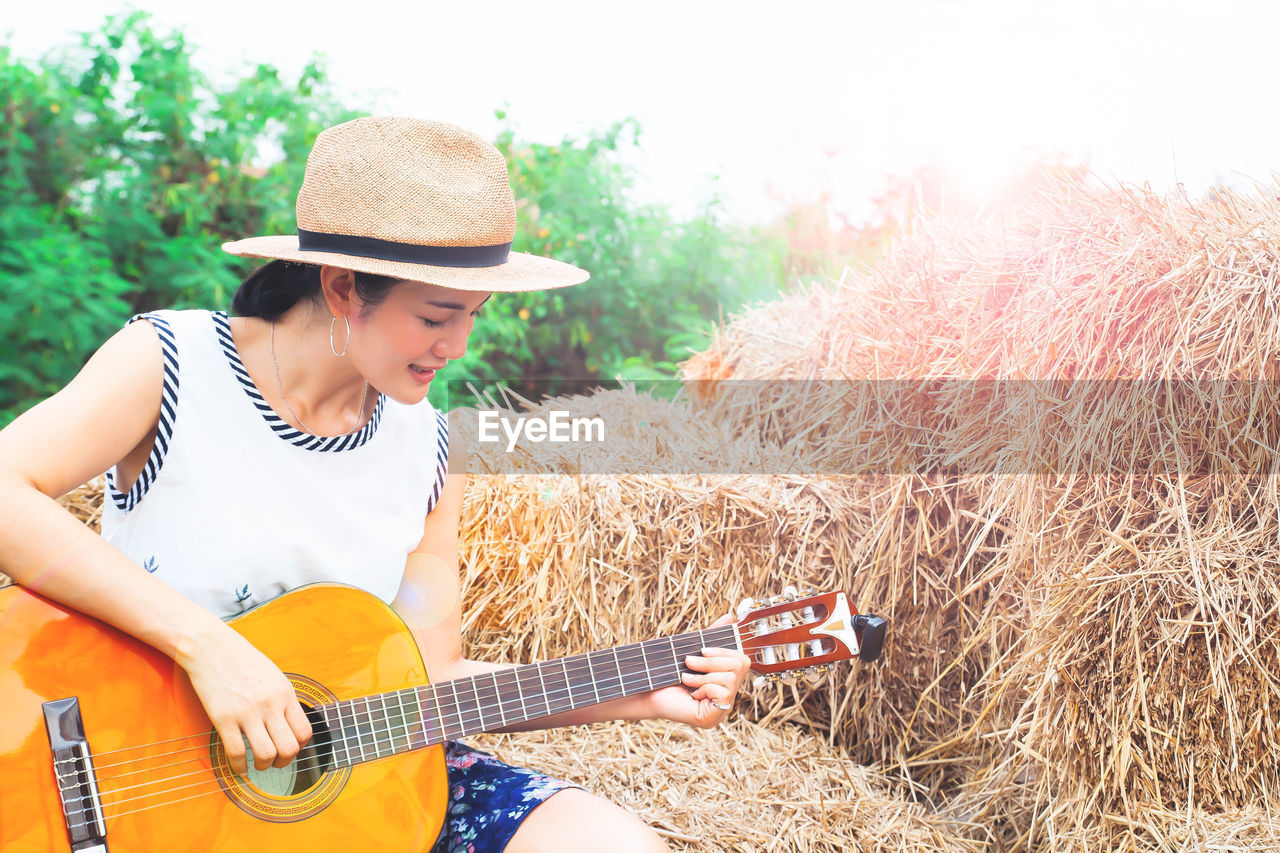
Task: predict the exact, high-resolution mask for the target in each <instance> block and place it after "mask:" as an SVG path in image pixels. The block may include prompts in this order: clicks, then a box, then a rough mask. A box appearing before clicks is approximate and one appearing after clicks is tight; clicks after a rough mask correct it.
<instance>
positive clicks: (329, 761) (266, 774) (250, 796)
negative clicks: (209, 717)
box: [210, 674, 351, 823]
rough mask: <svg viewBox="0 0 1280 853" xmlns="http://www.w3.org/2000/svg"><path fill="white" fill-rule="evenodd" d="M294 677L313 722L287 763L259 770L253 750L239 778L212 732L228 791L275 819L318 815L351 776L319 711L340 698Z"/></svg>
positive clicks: (284, 820)
mask: <svg viewBox="0 0 1280 853" xmlns="http://www.w3.org/2000/svg"><path fill="white" fill-rule="evenodd" d="M289 678H290V680H291V681H292V682H293V685H294V687H295V688H296V689H297V691H298V699H299V701H300V702H301V703H302V708H303V710H304V711H306V714H307V719H308V720H309V721H310V722H311V740H310V741H308V742H307V745H306V746H304V747H303V748H302V750H301V751H300V752H299V753H298V754H297V755H296V756H294V759H293V761H291V762H289V764H288V765H286V766H284V767H268V768H267V769H266V770H256V769H254V766H253V757H252V753H250V756H249V770H248V772H247V773H246V774H245V775H244V776H240V775H238V774H236V773H235V772H234V771H232V769H231V765H230V764H229V763H228V762H227V758H226V752H225V751H224V750H223V749H222V744H221V742H220V741H219V740H218V739H217V736H216V735H212V734H211V740H210V754H211V757H212V759H213V765H214V775H215V776H216V777H217V779H218V784H219V785H221V786H222V791H223V793H225V794H226V795H227V797H228V798H229V799H230V800H231V801H232V802H234V803H235V804H236V805H237V806H239V807H240V808H241V809H243V810H244V811H246V812H248V813H249V814H251V815H253V816H254V817H256V818H259V819H260V820H265V821H270V822H273V823H288V822H293V821H298V820H304V819H305V818H308V817H311V816H312V815H315V814H318V813H319V812H321V811H322V810H324V808H325V807H326V806H328V805H329V804H330V803H332V802H333V801H334V799H335V798H336V797H337V796H338V793H339V792H340V791H341V790H342V787H343V786H344V785H345V784H346V781H347V778H348V777H349V776H350V775H351V768H350V767H347V766H341V767H339V766H335V765H334V761H333V738H334V735H333V733H332V732H330V731H329V727H328V725H327V724H326V723H325V720H324V716H323V714H321V713H320V712H319V711H317V710H316V707H317V706H323V705H325V704H327V703H332V702H334V701H336V700H335V699H334V697H333V695H332V694H330V693H329V692H328V691H327V690H325V689H324V688H323V687H322V686H321V685H320V684H318V683H316V682H315V681H312V680H311V679H309V678H306V677H305V676H301V675H294V674H290V676H289Z"/></svg>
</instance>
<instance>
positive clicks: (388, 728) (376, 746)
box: [95, 632, 718, 805]
mask: <svg viewBox="0 0 1280 853" xmlns="http://www.w3.org/2000/svg"><path fill="white" fill-rule="evenodd" d="M695 635H696V637H697V639H698V641H699V644H702V645H705V644H706V637H705V632H690V633H688V634H686V635H681V636H680V637H679V638H674V637H673V638H669V639H670V640H671V642H670V643H669V644H668V645H670V646H671V649H668V650H666V651H665V652H664V653H666V654H669V653H671V652H672V651H673V650H674V649H675V648H676V642H675V640H676V639H684V640H685V641H686V642H685V643H684V644H682V645H681V649H685V648H687V649H689V650H692V649H693V648H694V646H695V645H696V644H690V643H688V641H689V640H692V639H694V638H695ZM717 639H718V637H717ZM648 642H651V643H653V642H657V643H658V644H659V645H661V644H663V643H665V642H666V641H665V640H658V641H648ZM637 650H638V651H640V652H641V655H640V660H641V661H643V660H644V659H645V658H646V657H648V654H647V652H648V651H651V650H652V649H649V650H646V649H644V648H642V647H639V648H633V649H632V651H633V652H634V651H637ZM592 654H597V653H592ZM573 657H574V658H578V659H576V660H573V663H574V667H573V668H574V673H573V674H574V675H582V674H584V673H590V674H591V677H589V678H588V681H590V682H593V683H595V682H598V681H599V680H600V679H595V678H594V669H595V667H594V666H593V665H592V661H591V660H589V659H588V656H585V655H584V656H573ZM564 660H569V659H564ZM628 662H629V663H635V662H636V657H635V655H631V656H630V657H629V660H628ZM545 663H548V662H542V664H545ZM542 664H535V666H539V665H542ZM564 668H565V670H566V672H568V667H567V666H564ZM645 669H646V671H645V673H643V675H644V676H645V684H644V685H643V686H641V685H640V684H636V685H635V687H636V690H635V692H637V693H638V692H643V691H645V690H648V689H650V685H652V684H653V678H652V674H653V670H651V669H650V668H648V667H647V666H646V668H645ZM675 672H678V669H677V670H675ZM675 672H673V673H671V674H666V673H664V672H662V671H661V670H659V671H658V675H659V677H660V678H663V679H665V681H664V683H666V682H668V681H670V679H671V678H673V677H674V674H675ZM513 675H515V676H516V681H515V682H511V683H509V684H507V685H506V688H510V687H511V686H514V687H516V688H517V690H519V689H520V684H519V676H518V675H516V670H515V669H508V670H495V671H494V672H493V673H492V674H489V673H486V674H485V675H481V676H474V677H469V679H458V680H455V681H454V682H441V684H440V685H422V686H420V687H416V688H406V689H404V690H401V691H389V692H388V693H387V694H383V695H378V694H375V696H373V697H360V699H357V700H354V701H364V702H365V706H366V707H365V709H364V710H359V709H357V708H355V706H354V705H350V702H351V701H352V700H348V705H349V708H350V711H351V718H352V723H353V724H354V725H355V726H356V732H355V734H356V738H357V746H359V747H360V748H361V749H362V752H363V747H364V746H365V745H366V744H364V741H363V738H364V736H365V734H370V735H372V737H373V742H372V743H370V744H367V746H368V748H369V749H371V750H373V751H374V752H375V757H382V756H381V751H382V750H383V749H384V747H385V746H389V747H390V748H391V750H392V753H393V754H394V752H395V751H396V750H397V749H398V748H399V747H398V746H397V744H396V738H397V737H403V738H405V743H406V745H410V746H411V745H412V741H413V737H412V734H411V732H412V730H413V729H414V728H422V730H423V732H424V734H425V731H426V727H427V725H428V723H429V722H430V723H434V722H437V721H435V720H433V719H431V717H430V716H424V715H422V714H421V712H422V710H423V708H422V704H423V703H422V696H421V692H422V691H423V690H428V689H429V690H434V691H435V692H436V693H437V694H438V693H439V690H438V688H439V687H441V686H443V685H444V684H449V685H451V689H452V690H453V692H454V694H455V695H454V698H453V699H452V700H447V701H444V702H441V701H440V700H441V697H440V696H439V695H436V696H434V697H433V698H434V699H435V700H436V703H437V705H439V706H440V707H441V710H442V714H441V716H442V717H444V718H445V719H443V720H440V721H438V722H440V723H441V725H439V726H438V728H439V729H440V732H441V737H443V738H445V739H447V738H448V737H449V736H450V735H449V733H448V728H449V727H450V723H449V721H448V718H449V717H456V718H457V720H458V724H459V725H460V726H461V727H462V731H465V730H466V728H468V727H469V726H471V725H477V726H479V727H482V728H483V727H486V720H485V716H486V714H491V713H492V712H493V709H494V708H497V709H498V714H499V716H500V718H502V719H503V720H505V718H506V712H507V710H508V706H510V710H512V711H513V712H514V711H515V708H516V705H517V704H518V703H519V704H523V698H522V696H520V695H517V696H515V697H511V696H509V695H503V691H504V686H503V685H502V684H500V682H498V681H497V680H496V679H495V683H494V685H493V686H492V687H486V688H485V690H484V692H485V693H492V694H493V696H494V698H495V699H496V700H497V702H496V703H495V702H482V703H479V704H477V705H471V706H468V705H464V704H463V703H461V702H459V701H458V697H457V682H459V681H465V680H471V681H472V682H473V685H472V686H473V693H475V694H476V695H477V698H478V695H479V693H478V691H477V690H476V689H475V685H474V681H475V680H476V679H477V678H484V677H486V676H498V677H502V676H506V677H507V680H508V681H510V677H511V676H513ZM640 675H642V673H640V672H638V671H635V672H623V671H621V670H619V672H618V676H617V679H618V682H619V684H618V687H619V689H621V690H622V692H621V693H619V694H618V695H617V696H613V695H610V696H609V697H608V699H607V700H601V701H608V700H612V699H616V698H622V697H623V696H626V695H629V694H628V692H627V691H628V690H629V689H630V687H629V686H628V685H627V684H626V683H625V682H626V681H628V680H629V679H631V678H633V677H637V676H640ZM603 680H604V681H609V680H611V679H608V678H606V679H603ZM671 683H678V679H677V681H676V682H671ZM585 686H587V682H584V681H581V680H577V681H574V679H573V678H572V676H570V680H569V681H567V682H566V683H565V685H564V687H562V688H557V689H556V690H554V691H551V692H549V693H548V694H546V700H545V701H544V702H543V705H544V707H545V709H546V715H548V716H549V715H551V714H555V713H561V712H562V711H566V710H571V709H573V708H574V706H575V702H574V691H575V690H580V689H582V688H583V687H585ZM597 690H598V688H594V687H593V692H596V691H597ZM410 691H412V692H413V693H414V700H415V702H416V703H417V707H416V708H415V710H416V711H417V712H418V713H417V714H415V715H409V714H405V713H404V708H403V699H404V695H403V694H405V693H408V692H410ZM561 694H565V695H564V696H562V695H561ZM391 695H394V696H395V697H396V699H395V702H396V704H397V705H399V706H400V707H399V709H398V710H396V709H391V708H388V707H387V702H386V699H385V698H383V696H391ZM566 697H567V698H568V699H569V705H568V706H566V707H565V708H553V707H552V705H553V703H555V702H558V701H561V700H563V699H564V698H566ZM371 698H378V699H379V703H380V704H382V705H383V708H381V709H378V708H372V707H369V700H370V699H371ZM593 704H594V703H593ZM326 707H334V706H332V705H330V706H326ZM378 716H381V725H379V721H378V720H377V719H376V718H377V717H378ZM516 716H517V715H515V714H514V713H513V717H516ZM534 716H542V715H534ZM360 717H364V718H365V719H359V718H360ZM393 718H395V719H393ZM473 718H474V719H473ZM527 718H532V717H527ZM338 723H339V726H340V727H341V726H342V724H343V720H342V719H341V714H340V712H339V720H338ZM361 725H368V726H370V727H371V729H370V730H368V731H366V732H362V731H360V730H359V727H360V726H361ZM397 727H399V728H403V730H404V731H403V734H401V735H397V734H396V733H395V728H397ZM379 728H382V729H383V731H385V732H386V744H384V743H383V742H382V738H381V737H380V736H379V731H378V729H379ZM209 734H212V733H209ZM460 734H461V732H460ZM197 737H198V736H197ZM206 737H207V735H206ZM339 742H341V743H342V744H343V748H344V752H346V753H347V758H351V757H353V756H352V753H353V752H354V750H353V749H352V748H351V744H350V743H348V742H346V739H345V738H343V740H342V741H338V740H337V739H336V738H335V739H334V745H335V746H336V745H337V743H339ZM424 745H425V744H424ZM206 750H207V746H206V745H200V746H197V747H192V748H190V749H188V750H177V751H172V752H169V753H163V754H161V755H158V756H146V757H145V758H140V759H134V760H133V761H129V762H117V763H116V764H112V765H103V766H102V767H101V768H95V769H96V770H102V769H107V768H108V767H117V766H123V765H126V764H131V763H132V764H137V763H141V762H143V761H148V760H154V759H155V758H159V757H165V756H171V755H179V754H182V753H183V752H193V751H196V752H200V753H204V752H206ZM193 757H194V756H193ZM315 762H316V763H315V764H312V765H305V764H304V765H297V766H296V768H297V769H299V770H302V771H306V770H310V769H313V768H315V767H318V766H319V765H320V764H321V763H330V759H329V758H327V757H325V756H318V757H317V758H316V759H315ZM185 763H187V762H185V761H179V762H170V763H169V764H166V765H160V766H152V767H147V768H144V769H142V770H135V771H131V772H126V773H117V774H105V773H104V774H102V775H101V776H100V777H99V780H98V781H99V787H100V789H102V793H103V796H104V798H105V797H106V796H109V795H112V794H118V793H121V792H123V791H126V790H131V789H135V788H141V787H147V786H154V785H157V784H161V783H163V782H166V781H173V780H176V779H180V778H183V777H185V776H190V775H196V774H202V773H207V772H208V768H201V769H200V770H197V771H193V772H191V773H187V774H180V775H178V776H173V777H168V778H166V779H160V780H152V781H148V782H144V783H141V784H138V785H131V786H123V787H119V788H114V789H108V788H106V787H105V786H106V785H108V784H109V783H110V782H114V781H118V780H120V779H123V778H124V777H127V776H132V775H140V774H142V773H150V772H155V771H157V770H160V769H164V768H168V767H177V766H181V765H182V764H185ZM357 763H359V762H357ZM163 793H164V791H153V792H151V793H149V794H147V795H146V796H149V797H150V796H159V795H161V794H163ZM104 804H106V803H105V802H104ZM111 805H119V801H117V802H116V803H112V804H111Z"/></svg>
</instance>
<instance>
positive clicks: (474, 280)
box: [222, 116, 588, 291]
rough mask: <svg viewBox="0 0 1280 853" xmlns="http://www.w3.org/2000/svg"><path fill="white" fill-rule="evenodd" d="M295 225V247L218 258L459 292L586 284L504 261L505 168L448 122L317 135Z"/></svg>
mask: <svg viewBox="0 0 1280 853" xmlns="http://www.w3.org/2000/svg"><path fill="white" fill-rule="evenodd" d="M297 216H298V234H297V235H296V236H279V237H250V238H248V239H247V240H237V241H235V242H233V243H224V244H223V246H222V248H223V249H224V250H225V251H227V252H230V253H231V254H233V255H241V256H244V257H251V258H276V259H280V260H286V261H299V262H301V263H308V264H330V265H332V266H337V267H345V268H347V269H352V270H357V271H359V272H368V273H375V274H377V275H386V276H392V277H393V278H398V279H406V280H409V281H421V282H426V283H428V284H438V285H442V286H444V287H451V288H454V289H456V290H497V291H517V290H542V289H545V288H552V287H565V286H568V285H571V284H580V283H582V282H584V281H586V280H587V278H588V273H587V272H586V271H585V270H580V269H578V268H577V267H575V266H571V265H569V264H565V263H561V262H560V261H553V260H551V259H550V258H539V257H536V256H534V255H527V254H524V253H521V252H512V251H511V241H512V239H513V238H514V237H515V232H516V205H515V199H514V198H513V197H512V195H511V182H510V180H509V179H508V178H507V164H506V161H505V160H504V159H503V157H502V154H501V153H499V151H498V149H496V148H494V147H493V146H492V145H490V144H489V143H488V142H486V141H484V140H483V139H481V138H480V137H478V136H476V135H475V134H474V133H469V132H468V131H465V130H463V129H462V128H460V127H455V126H453V125H451V124H445V123H444V122H438V121H424V120H421V119H413V118H397V117H388V116H375V117H369V118H358V119H356V120H354V121H349V122H345V123H343V124H340V125H337V126H335V127H331V128H329V129H328V130H325V131H323V132H322V133H321V134H320V135H319V136H318V137H316V144H315V146H314V147H313V148H312V149H311V154H310V156H308V157H307V170H306V174H305V175H304V177H303V179H302V189H300V190H299V191H298V205H297Z"/></svg>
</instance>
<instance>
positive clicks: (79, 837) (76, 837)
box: [44, 697, 107, 853]
mask: <svg viewBox="0 0 1280 853" xmlns="http://www.w3.org/2000/svg"><path fill="white" fill-rule="evenodd" d="M44 724H45V728H46V729H47V730H48V734H49V749H50V751H51V752H52V753H53V774H54V777H55V778H56V779H57V782H58V796H59V798H61V800H62V816H63V819H64V820H65V822H66V825H67V838H68V839H69V840H70V842H71V849H72V850H74V851H77V853H81V851H83V853H106V850H107V825H106V821H105V819H104V818H103V816H102V801H101V798H100V797H99V796H98V779H97V775H96V774H95V773H94V769H93V757H92V756H91V755H90V753H89V742H88V740H86V739H85V736H84V722H83V721H82V720H81V719H80V701H79V700H78V699H76V698H75V697H72V698H70V699H58V700H56V701H54V702H45V703H44Z"/></svg>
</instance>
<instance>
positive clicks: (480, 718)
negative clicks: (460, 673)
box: [466, 676, 488, 731]
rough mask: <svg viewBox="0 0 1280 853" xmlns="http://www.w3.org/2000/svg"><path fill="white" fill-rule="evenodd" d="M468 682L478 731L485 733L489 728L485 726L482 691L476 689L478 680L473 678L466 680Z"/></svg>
mask: <svg viewBox="0 0 1280 853" xmlns="http://www.w3.org/2000/svg"><path fill="white" fill-rule="evenodd" d="M466 682H467V684H468V685H469V686H470V687H471V704H472V707H473V708H474V710H475V712H476V730H477V731H484V730H485V729H486V728H488V727H487V726H486V725H485V724H484V703H483V702H481V701H480V691H478V690H477V689H476V679H475V677H474V676H473V677H471V678H468V679H466Z"/></svg>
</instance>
